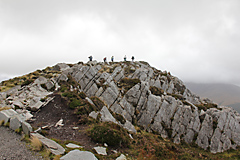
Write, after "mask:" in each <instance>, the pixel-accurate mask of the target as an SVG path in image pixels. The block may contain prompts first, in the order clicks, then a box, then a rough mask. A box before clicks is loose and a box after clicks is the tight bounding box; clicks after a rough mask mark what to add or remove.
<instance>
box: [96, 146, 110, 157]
mask: <svg viewBox="0 0 240 160" xmlns="http://www.w3.org/2000/svg"><path fill="white" fill-rule="evenodd" d="M93 149H95V151H96V152H97V154H100V155H104V156H106V155H107V152H106V148H105V147H94V148H93Z"/></svg>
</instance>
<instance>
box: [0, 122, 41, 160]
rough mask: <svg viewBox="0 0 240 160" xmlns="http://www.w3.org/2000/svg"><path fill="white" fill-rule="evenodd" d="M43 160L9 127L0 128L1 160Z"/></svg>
mask: <svg viewBox="0 0 240 160" xmlns="http://www.w3.org/2000/svg"><path fill="white" fill-rule="evenodd" d="M18 159H19V160H43V158H42V157H41V156H39V155H37V153H36V152H33V151H31V150H29V149H28V148H27V144H26V143H25V142H24V141H21V135H19V134H17V133H15V132H13V131H12V130H11V129H9V128H7V127H3V126H0V160H18Z"/></svg>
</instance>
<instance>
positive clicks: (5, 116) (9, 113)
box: [0, 109, 17, 124]
mask: <svg viewBox="0 0 240 160" xmlns="http://www.w3.org/2000/svg"><path fill="white" fill-rule="evenodd" d="M15 115H17V112H16V111H14V110H13V109H8V110H3V111H0V120H3V121H4V124H7V122H9V120H10V118H11V117H13V116H15Z"/></svg>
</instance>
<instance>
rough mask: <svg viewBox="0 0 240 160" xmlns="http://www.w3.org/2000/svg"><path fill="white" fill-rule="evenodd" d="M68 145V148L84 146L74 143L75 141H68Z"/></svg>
mask: <svg viewBox="0 0 240 160" xmlns="http://www.w3.org/2000/svg"><path fill="white" fill-rule="evenodd" d="M66 147H68V148H83V147H82V146H79V145H76V144H73V143H68V144H67V145H66Z"/></svg>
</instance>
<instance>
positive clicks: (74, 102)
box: [69, 99, 83, 109]
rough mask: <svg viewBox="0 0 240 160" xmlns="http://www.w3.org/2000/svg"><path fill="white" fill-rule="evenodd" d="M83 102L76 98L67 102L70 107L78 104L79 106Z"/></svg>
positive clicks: (73, 107) (72, 107)
mask: <svg viewBox="0 0 240 160" xmlns="http://www.w3.org/2000/svg"><path fill="white" fill-rule="evenodd" d="M82 104H83V103H82V101H80V100H78V99H73V100H72V101H71V102H70V103H69V107H70V108H71V109H75V108H76V107H78V106H81V105H82Z"/></svg>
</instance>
